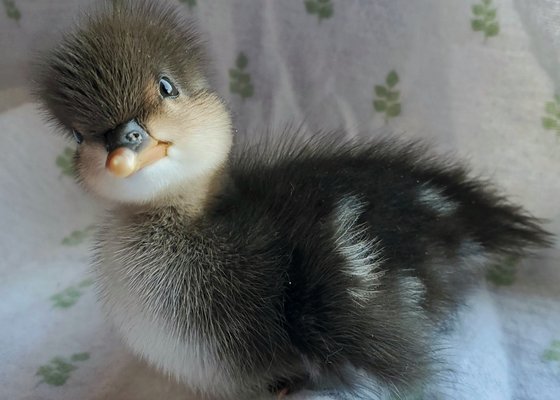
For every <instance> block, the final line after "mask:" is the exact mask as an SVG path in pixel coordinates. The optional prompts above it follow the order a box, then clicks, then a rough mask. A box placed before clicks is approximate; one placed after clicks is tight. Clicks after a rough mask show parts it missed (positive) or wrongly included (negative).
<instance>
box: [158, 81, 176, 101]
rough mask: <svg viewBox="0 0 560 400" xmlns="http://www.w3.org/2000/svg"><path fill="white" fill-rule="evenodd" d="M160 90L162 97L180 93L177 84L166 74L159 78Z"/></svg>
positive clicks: (174, 95)
mask: <svg viewBox="0 0 560 400" xmlns="http://www.w3.org/2000/svg"><path fill="white" fill-rule="evenodd" d="M159 92H160V94H161V95H162V97H164V98H165V97H177V96H178V95H179V91H178V90H177V88H176V87H175V85H173V83H172V82H171V80H170V79H169V78H167V77H166V76H164V77H162V78H161V79H160V80H159Z"/></svg>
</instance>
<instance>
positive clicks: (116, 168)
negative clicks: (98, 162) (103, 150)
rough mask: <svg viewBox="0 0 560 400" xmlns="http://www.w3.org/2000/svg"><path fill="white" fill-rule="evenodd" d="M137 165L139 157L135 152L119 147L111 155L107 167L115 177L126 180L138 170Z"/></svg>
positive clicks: (108, 157)
mask: <svg viewBox="0 0 560 400" xmlns="http://www.w3.org/2000/svg"><path fill="white" fill-rule="evenodd" d="M137 164H138V157H137V155H136V153H135V152H134V151H132V150H130V149H128V148H126V147H119V148H118V149H116V150H113V151H112V152H111V153H109V155H108V156H107V162H106V163H105V167H106V168H107V170H109V172H111V173H112V174H113V175H115V176H117V177H119V178H126V177H128V176H130V175H131V174H132V173H133V172H134V171H135V170H136V168H137Z"/></svg>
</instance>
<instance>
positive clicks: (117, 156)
mask: <svg viewBox="0 0 560 400" xmlns="http://www.w3.org/2000/svg"><path fill="white" fill-rule="evenodd" d="M105 144H106V147H107V151H108V153H109V154H108V156H107V161H106V163H105V167H106V168H107V170H108V171H109V172H111V173H112V174H113V175H115V176H117V177H119V178H126V177H128V176H130V175H132V174H133V173H135V172H136V171H138V170H140V169H142V168H144V167H145V166H147V165H150V164H153V163H155V162H156V161H158V160H161V159H162V158H163V157H165V156H166V155H167V149H168V147H169V145H170V143H168V142H163V141H160V140H157V139H156V138H154V137H153V136H151V135H149V134H148V132H146V131H145V130H144V129H143V128H142V127H141V126H140V125H139V124H138V122H136V121H135V120H131V121H128V122H126V123H124V124H122V125H119V126H118V127H116V128H115V129H113V130H111V131H109V132H107V133H106V134H105Z"/></svg>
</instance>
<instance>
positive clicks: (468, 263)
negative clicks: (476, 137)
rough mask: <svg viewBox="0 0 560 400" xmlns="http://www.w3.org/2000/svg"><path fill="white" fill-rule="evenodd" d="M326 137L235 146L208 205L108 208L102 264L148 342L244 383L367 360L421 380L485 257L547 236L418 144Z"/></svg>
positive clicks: (168, 366)
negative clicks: (263, 148)
mask: <svg viewBox="0 0 560 400" xmlns="http://www.w3.org/2000/svg"><path fill="white" fill-rule="evenodd" d="M323 140H324V139H323ZM316 145H317V146H318V147H314V145H309V144H308V145H307V146H310V147H309V149H308V150H310V152H309V153H308V152H306V151H301V149H302V147H305V146H306V145H305V144H304V145H301V144H299V145H294V147H295V148H293V149H290V150H289V151H286V153H284V154H282V155H277V156H275V157H274V158H275V159H272V160H271V159H270V158H268V159H267V158H266V157H264V156H262V155H261V156H260V157H259V156H258V155H250V154H247V153H246V154H245V156H243V158H242V159H240V160H232V163H231V165H230V167H229V175H230V176H229V179H227V180H224V182H222V183H221V185H220V190H218V191H216V192H214V193H213V194H212V198H211V199H208V205H207V206H206V209H205V210H204V212H202V213H201V214H198V215H191V214H190V213H189V211H188V210H189V207H188V206H187V207H184V208H183V207H182V206H181V202H180V200H178V201H177V202H176V203H175V204H174V205H163V206H161V207H147V208H141V209H133V210H130V209H123V208H117V209H116V210H115V211H114V212H113V213H111V216H110V218H109V220H108V221H107V222H106V225H104V228H103V229H102V230H101V231H100V234H99V243H100V246H99V262H98V266H97V272H98V274H99V278H100V279H99V282H100V286H101V288H102V291H103V298H104V301H105V305H106V306H107V309H108V310H109V313H110V314H111V316H112V317H113V318H114V320H115V322H116V325H117V326H118V327H119V328H120V330H121V332H122V333H123V335H124V337H125V338H126V340H127V342H128V343H129V344H130V345H131V347H132V348H133V349H134V350H135V351H136V352H137V353H138V354H140V355H142V356H144V357H145V358H146V359H148V360H149V361H151V362H152V363H154V364H155V365H157V366H159V367H160V368H161V369H163V370H164V371H166V372H168V373H171V374H173V375H175V376H177V377H178V378H179V379H181V380H183V381H185V382H187V383H188V384H189V385H191V386H192V387H194V388H196V389H198V390H200V391H201V392H208V393H211V394H215V395H216V394H219V395H222V396H225V397H227V396H228V395H229V396H232V398H235V394H237V395H239V394H240V393H243V392H244V391H248V392H252V391H253V390H254V391H255V392H256V393H258V392H259V390H260V391H265V390H266V389H267V388H270V387H274V385H276V384H281V385H282V384H284V385H287V386H288V387H291V386H292V385H295V386H296V387H299V386H303V385H311V386H312V385H313V384H317V383H318V382H320V381H321V380H322V378H323V377H329V378H330V379H331V380H333V379H334V380H335V381H337V382H345V383H351V382H353V381H354V379H356V378H357V377H358V376H359V372H358V371H365V372H367V373H369V374H370V375H371V376H373V377H376V378H377V379H378V380H376V381H375V383H373V384H374V385H378V382H379V381H381V382H385V383H386V384H388V385H397V386H399V385H403V384H410V383H411V382H419V381H421V380H422V379H424V378H426V377H427V376H428V375H429V374H430V373H433V372H434V371H433V370H432V369H431V366H430V359H431V357H432V355H433V353H432V351H433V349H432V347H431V346H432V345H433V342H432V337H433V335H434V334H435V333H436V332H437V330H438V326H439V324H440V322H441V320H442V319H443V320H445V319H447V318H449V314H450V313H451V312H452V311H453V310H454V308H455V306H456V305H457V304H459V303H460V302H461V300H462V298H463V295H464V293H465V291H466V290H467V289H468V288H469V287H470V286H471V285H472V283H473V282H474V281H475V278H476V277H477V276H478V275H479V274H480V272H481V271H482V270H483V267H484V265H485V262H486V261H488V260H490V259H491V258H493V257H494V256H497V255H500V254H507V253H510V252H511V253H517V251H518V249H519V248H521V246H524V245H527V244H530V243H531V242H533V241H537V242H538V241H539V240H541V239H543V238H541V236H540V232H539V230H538V228H537V226H536V225H533V223H532V222H531V221H530V220H529V219H527V218H526V217H524V216H522V215H521V214H518V213H517V212H516V211H515V210H514V209H513V208H511V207H510V206H508V205H504V204H501V202H500V201H499V200H498V199H497V198H495V197H493V195H491V194H489V193H487V192H486V191H485V190H483V189H482V187H481V186H480V185H479V184H478V183H476V182H474V181H470V180H468V179H467V178H466V177H465V175H464V173H463V171H462V170H461V169H459V168H457V167H450V166H447V169H445V170H444V169H442V168H440V166H439V165H438V164H437V163H434V162H433V161H429V160H422V157H420V156H419V155H418V154H419V153H418V152H416V151H415V150H414V147H408V148H406V149H405V150H403V149H401V150H398V149H396V148H394V146H392V145H390V144H389V143H383V142H379V143H375V144H369V145H364V146H359V147H352V146H349V145H338V146H337V145H332V144H331V145H328V146H326V147H325V146H324V145H323V144H322V143H321V140H319V143H316ZM321 146H323V148H321ZM272 149H274V146H272V148H271V149H270V150H272ZM248 389H251V390H248ZM369 389H370V390H374V388H369ZM245 393H247V392H245Z"/></svg>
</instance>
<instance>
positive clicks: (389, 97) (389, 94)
mask: <svg viewBox="0 0 560 400" xmlns="http://www.w3.org/2000/svg"><path fill="white" fill-rule="evenodd" d="M400 94H401V93H400V92H399V91H396V92H390V91H389V92H387V100H389V101H397V100H398V99H399V95H400Z"/></svg>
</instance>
